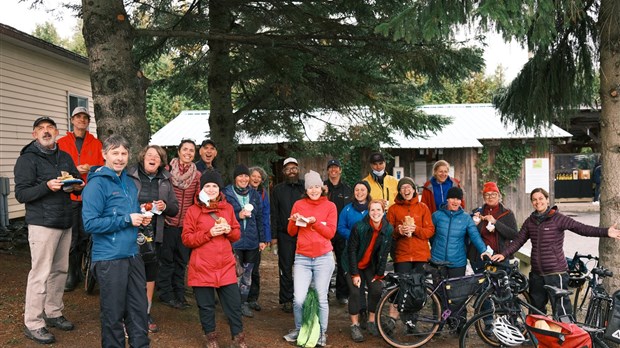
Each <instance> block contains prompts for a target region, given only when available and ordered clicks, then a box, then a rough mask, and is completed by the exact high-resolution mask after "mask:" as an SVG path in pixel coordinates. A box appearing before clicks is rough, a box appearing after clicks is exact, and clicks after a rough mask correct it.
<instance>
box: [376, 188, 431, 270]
mask: <svg viewBox="0 0 620 348" xmlns="http://www.w3.org/2000/svg"><path fill="white" fill-rule="evenodd" d="M405 216H411V217H413V220H414V221H415V225H416V230H415V232H414V233H413V235H412V236H411V237H407V236H403V235H401V234H400V232H398V230H399V226H400V225H402V223H403V221H404V220H405ZM387 220H388V221H389V222H390V224H391V225H392V226H394V233H393V234H392V236H393V238H394V250H395V251H394V258H395V260H394V262H427V261H428V260H429V259H430V258H431V248H430V246H429V241H428V240H429V239H430V238H431V237H432V236H433V235H434V234H435V226H433V222H432V219H431V212H430V210H429V209H428V207H427V206H426V204H424V203H422V202H418V196H417V194H416V195H415V196H413V198H412V199H411V200H409V201H406V200H404V199H403V198H402V196H401V195H400V194H398V196H396V199H395V200H394V204H393V205H392V206H390V208H389V209H388V212H387Z"/></svg>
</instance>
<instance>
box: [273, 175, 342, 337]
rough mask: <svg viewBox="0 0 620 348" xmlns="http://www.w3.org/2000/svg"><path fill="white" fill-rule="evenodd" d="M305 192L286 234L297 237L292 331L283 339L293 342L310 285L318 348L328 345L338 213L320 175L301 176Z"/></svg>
mask: <svg viewBox="0 0 620 348" xmlns="http://www.w3.org/2000/svg"><path fill="white" fill-rule="evenodd" d="M304 179H305V180H304V182H305V184H304V185H305V186H304V187H305V188H306V192H305V194H304V195H303V196H302V198H301V199H300V200H298V201H297V202H295V204H293V208H292V209H291V215H290V217H289V219H288V226H287V231H288V234H289V235H290V236H291V237H295V236H296V237H297V250H296V254H295V262H294V265H293V268H294V272H295V278H294V297H293V313H294V316H295V329H293V330H291V332H290V333H288V334H287V335H285V336H284V339H285V340H286V341H287V342H296V341H297V337H298V336H299V330H300V328H301V322H302V314H303V305H304V302H305V301H306V296H307V295H308V290H309V288H310V284H312V283H314V288H315V289H316V292H317V295H318V299H319V323H320V326H321V334H320V336H319V339H318V342H317V343H316V345H317V346H321V347H325V346H326V345H327V338H326V337H327V336H326V331H327V324H328V318H329V304H328V301H327V293H328V292H329V283H330V281H331V276H332V273H333V272H334V268H335V266H336V265H335V262H334V254H333V252H332V250H333V247H332V243H331V239H332V238H333V237H334V234H336V224H337V220H338V212H337V210H336V205H335V204H334V203H332V202H330V201H329V200H328V199H327V195H326V192H325V191H324V190H323V181H322V180H321V176H320V175H319V173H317V172H315V171H312V170H311V171H310V172H308V173H307V174H306V175H305V176H304Z"/></svg>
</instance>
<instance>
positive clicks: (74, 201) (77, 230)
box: [58, 106, 104, 291]
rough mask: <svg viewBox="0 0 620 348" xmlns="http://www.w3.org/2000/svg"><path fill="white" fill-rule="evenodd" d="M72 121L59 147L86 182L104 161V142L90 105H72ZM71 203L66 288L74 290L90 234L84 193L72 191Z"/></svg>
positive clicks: (59, 140)
mask: <svg viewBox="0 0 620 348" xmlns="http://www.w3.org/2000/svg"><path fill="white" fill-rule="evenodd" d="M71 124H72V125H73V132H70V131H67V134H66V135H65V136H64V137H62V138H60V139H58V147H59V148H60V149H61V150H62V151H65V152H66V153H68V154H69V155H70V156H71V159H73V164H75V166H76V168H77V170H78V171H79V172H80V175H81V178H82V180H83V181H84V182H86V178H87V176H88V171H89V170H90V168H91V167H95V166H102V165H103V164H104V161H103V155H102V152H101V148H102V146H101V142H100V141H99V140H98V139H97V138H95V137H94V136H93V135H92V134H91V133H90V132H89V131H88V126H89V124H90V114H89V113H88V109H87V108H85V107H83V106H78V107H77V108H75V109H73V112H72V113H71ZM71 207H72V209H73V227H72V228H71V248H70V251H69V270H68V271H67V282H66V283H65V291H73V289H75V286H76V285H77V284H78V283H79V281H80V278H81V276H82V256H83V255H84V252H85V251H86V247H87V245H88V237H87V236H86V234H85V232H84V223H83V222H82V197H81V195H75V194H71Z"/></svg>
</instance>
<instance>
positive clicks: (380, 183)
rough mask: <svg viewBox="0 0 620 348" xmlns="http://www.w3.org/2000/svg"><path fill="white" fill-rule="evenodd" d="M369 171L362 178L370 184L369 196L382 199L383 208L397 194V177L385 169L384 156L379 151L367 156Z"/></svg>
mask: <svg viewBox="0 0 620 348" xmlns="http://www.w3.org/2000/svg"><path fill="white" fill-rule="evenodd" d="M368 162H369V163H370V173H369V174H368V176H367V177H365V178H364V179H363V180H365V181H367V182H368V184H369V185H370V196H371V197H372V198H373V199H382V200H383V202H384V205H385V209H387V208H388V206H390V205H392V204H393V203H394V199H395V198H396V195H397V194H398V188H397V187H398V179H396V178H395V177H393V176H391V175H389V174H387V173H386V171H385V157H383V154H382V153H380V152H374V153H372V154H371V155H370V157H369V158H368Z"/></svg>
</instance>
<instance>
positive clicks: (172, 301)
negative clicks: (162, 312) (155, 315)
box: [159, 298, 181, 309]
mask: <svg viewBox="0 0 620 348" xmlns="http://www.w3.org/2000/svg"><path fill="white" fill-rule="evenodd" d="M159 300H160V301H161V303H163V304H165V305H166V306H168V307H172V308H174V309H181V303H179V302H178V301H177V300H176V299H170V300H164V299H161V298H160V299H159Z"/></svg>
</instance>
